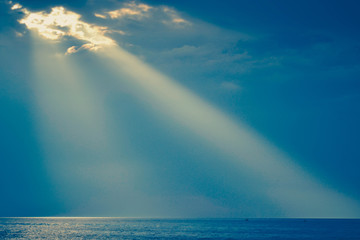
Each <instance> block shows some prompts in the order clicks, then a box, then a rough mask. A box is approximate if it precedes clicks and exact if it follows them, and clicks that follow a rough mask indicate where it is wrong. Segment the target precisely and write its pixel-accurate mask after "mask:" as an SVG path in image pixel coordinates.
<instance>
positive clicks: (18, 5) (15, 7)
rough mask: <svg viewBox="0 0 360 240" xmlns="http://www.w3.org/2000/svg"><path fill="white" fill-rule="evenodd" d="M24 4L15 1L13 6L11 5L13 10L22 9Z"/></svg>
mask: <svg viewBox="0 0 360 240" xmlns="http://www.w3.org/2000/svg"><path fill="white" fill-rule="evenodd" d="M21 8H22V6H21V5H20V4H18V3H15V4H14V5H13V6H12V7H11V10H17V9H21Z"/></svg>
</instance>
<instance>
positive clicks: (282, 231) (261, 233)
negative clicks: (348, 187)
mask: <svg viewBox="0 0 360 240" xmlns="http://www.w3.org/2000/svg"><path fill="white" fill-rule="evenodd" d="M0 239H139V240H143V239H326V240H331V239H339V240H340V239H341V240H344V239H346V240H347V239H354V240H360V219H308V220H305V219H248V220H246V219H130V218H129V219H126V218H0Z"/></svg>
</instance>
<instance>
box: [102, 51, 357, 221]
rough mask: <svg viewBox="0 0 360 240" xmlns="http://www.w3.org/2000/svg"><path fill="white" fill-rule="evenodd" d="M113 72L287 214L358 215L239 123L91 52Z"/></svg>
mask: <svg viewBox="0 0 360 240" xmlns="http://www.w3.org/2000/svg"><path fill="white" fill-rule="evenodd" d="M97 53H98V55H99V56H100V57H102V58H105V59H109V60H110V61H109V62H108V64H109V65H112V67H113V71H114V72H117V73H118V74H119V75H123V74H126V75H127V77H128V79H127V80H128V81H131V83H130V84H132V85H134V86H135V87H136V88H137V90H138V91H137V93H138V95H139V97H141V98H143V99H144V100H146V101H147V102H149V104H151V105H156V106H159V109H160V113H161V114H165V115H167V116H169V117H170V118H172V119H173V120H174V121H176V122H178V123H179V124H181V125H184V126H186V127H187V128H188V129H189V130H191V131H192V132H193V133H196V135H198V136H199V137H201V138H202V139H203V140H205V141H207V142H208V143H209V144H211V145H212V146H215V147H216V148H217V149H219V150H220V151H222V152H223V153H224V154H226V155H227V156H228V157H227V159H232V161H233V164H234V165H235V166H236V167H238V168H239V169H246V171H251V172H252V173H254V174H256V176H258V177H257V178H258V187H259V189H262V190H265V192H264V195H266V196H267V197H268V198H269V199H270V200H271V201H274V202H276V203H277V204H279V205H280V206H282V207H283V209H284V210H285V212H286V214H288V215H289V216H298V217H302V216H309V215H310V216H332V217H335V216H340V217H341V216H358V215H359V213H360V210H359V206H358V204H357V203H356V202H355V201H353V200H352V199H350V198H347V197H346V196H344V195H342V194H341V193H338V192H336V191H334V190H331V189H329V188H327V187H325V186H323V185H322V184H320V183H319V182H318V181H317V180H316V179H314V178H313V177H312V176H310V175H309V174H307V173H306V172H305V171H304V170H303V169H302V168H301V167H300V166H298V165H296V164H295V162H294V161H293V160H291V159H290V158H289V157H287V156H286V155H285V154H283V153H282V152H281V151H280V150H278V149H277V148H276V147H275V146H273V145H272V144H270V143H269V142H267V141H266V140H265V139H264V138H262V137H261V136H259V135H258V134H257V133H256V132H255V131H254V130H252V129H250V128H249V127H248V126H246V125H245V124H242V123H241V122H235V121H233V120H232V119H231V118H229V117H228V116H226V115H225V114H224V113H222V112H221V111H219V110H217V109H216V108H214V107H212V106H211V105H210V104H208V103H206V102H205V101H204V100H202V99H200V98H199V97H197V96H196V95H195V94H193V93H191V92H190V91H188V90H187V89H185V88H184V87H182V86H181V85H179V84H177V83H176V82H175V81H173V80H172V79H170V78H168V77H166V76H165V75H163V74H161V73H159V72H158V71H156V70H154V69H153V68H151V67H150V66H148V65H147V64H145V63H144V62H142V61H141V60H140V59H138V58H137V57H135V56H134V55H132V54H130V53H128V52H126V51H125V50H123V49H121V48H120V47H118V46H117V47H107V48H103V49H101V50H100V51H98V52H97Z"/></svg>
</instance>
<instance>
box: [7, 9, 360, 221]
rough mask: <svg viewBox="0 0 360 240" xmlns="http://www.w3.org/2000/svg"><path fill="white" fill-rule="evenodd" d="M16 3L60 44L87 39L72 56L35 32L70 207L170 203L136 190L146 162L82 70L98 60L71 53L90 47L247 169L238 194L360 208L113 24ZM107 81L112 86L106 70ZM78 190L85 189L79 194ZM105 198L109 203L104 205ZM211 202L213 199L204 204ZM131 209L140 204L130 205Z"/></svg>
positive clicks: (157, 107) (45, 111)
mask: <svg viewBox="0 0 360 240" xmlns="http://www.w3.org/2000/svg"><path fill="white" fill-rule="evenodd" d="M134 6H135V5H134ZM13 8H14V9H13V10H15V11H20V12H22V14H23V15H24V18H23V19H21V20H20V21H19V22H20V23H22V24H24V25H25V26H26V27H27V28H28V29H29V30H31V31H36V32H37V34H38V36H40V37H42V38H44V39H47V40H48V41H53V42H54V41H55V42H57V44H59V42H60V40H62V39H64V38H74V39H76V40H77V41H78V42H77V43H79V42H81V46H71V47H68V48H67V51H66V54H58V53H57V50H56V46H55V45H52V46H50V44H49V43H44V42H43V41H42V40H40V39H38V38H37V37H35V36H34V34H33V37H32V39H33V43H34V48H33V56H34V69H35V76H36V78H35V79H36V80H35V82H34V95H35V99H36V108H35V112H36V113H37V116H38V119H37V120H38V123H39V127H38V128H39V129H40V132H41V134H40V141H42V142H43V143H44V149H45V150H44V155H45V159H46V164H47V166H48V168H49V172H51V176H52V177H53V178H54V182H55V183H56V184H57V186H59V194H60V195H61V197H62V198H63V199H64V201H65V202H67V203H68V204H69V205H71V206H70V207H68V209H70V213H75V214H80V215H83V214H84V213H86V212H92V213H94V211H89V209H94V208H99V214H108V215H109V212H112V213H113V212H114V211H115V212H116V210H114V209H120V210H119V212H118V213H119V214H124V211H123V210H124V208H128V210H129V209H138V210H137V211H138V212H139V213H145V212H147V213H149V214H151V213H150V212H151V211H150V212H149V209H153V211H152V213H154V212H155V213H156V212H159V211H161V208H162V207H164V205H166V204H168V203H166V202H169V201H166V199H167V197H168V196H164V197H163V198H162V197H160V198H158V199H157V200H151V197H149V196H147V195H146V194H144V193H143V192H142V191H143V190H144V189H143V188H139V190H138V191H135V190H134V185H131V184H135V183H140V182H141V177H140V176H139V175H136V174H135V175H132V177H130V175H131V172H132V171H133V170H134V169H136V170H135V171H136V172H141V171H140V170H139V169H141V167H142V166H140V165H141V164H139V165H132V164H134V163H131V160H129V159H126V158H131V155H128V154H127V153H124V151H125V147H124V146H125V145H131V144H132V143H129V142H128V141H126V136H119V135H121V134H119V130H121V129H122V128H125V127H126V126H122V123H116V124H114V122H113V118H112V117H111V115H112V113H114V111H113V109H107V105H106V104H105V103H104V99H103V98H102V96H101V94H100V91H99V89H97V88H96V87H94V86H93V85H92V83H91V81H90V80H94V78H95V77H94V76H88V75H86V74H84V73H85V72H86V69H84V67H94V66H95V65H91V66H90V65H79V64H77V63H76V62H74V60H73V56H72V54H76V53H77V52H79V51H83V50H89V51H92V52H95V55H91V56H95V57H96V58H97V59H100V60H101V62H102V64H103V65H96V67H99V68H102V67H104V66H106V68H107V69H110V72H111V74H112V75H113V76H116V77H117V78H119V79H120V78H121V83H122V84H123V83H126V85H127V87H130V88H131V89H132V90H133V91H132V94H133V95H134V96H136V97H137V98H138V99H140V100H141V101H142V102H144V103H145V104H146V106H148V108H149V109H150V110H151V111H153V113H152V114H154V116H161V117H162V119H164V120H165V121H167V122H169V123H170V122H171V123H172V124H173V123H175V124H177V125H178V126H181V127H182V128H184V129H187V132H188V133H189V136H191V138H192V139H191V141H197V142H201V143H205V144H206V146H207V147H208V149H211V151H212V150H213V149H215V150H216V151H217V153H218V154H219V155H221V156H222V161H224V162H225V161H226V162H227V163H228V164H229V165H231V166H232V167H233V169H236V171H238V173H239V175H242V176H244V177H243V178H241V179H246V180H245V181H248V182H251V183H250V184H247V183H245V185H246V184H247V185H246V186H247V188H244V189H241V187H240V186H239V190H238V191H237V192H236V193H235V195H239V196H240V197H241V195H243V196H245V195H247V194H250V193H251V192H252V193H254V192H256V194H257V195H261V196H262V199H266V200H264V201H267V202H268V203H269V204H275V205H276V206H277V207H279V208H281V209H282V210H283V212H282V213H281V214H280V215H281V216H289V217H309V216H310V217H358V216H360V207H359V204H358V202H356V201H355V200H353V199H351V198H350V197H348V196H345V194H343V193H341V192H338V191H336V190H335V189H332V188H330V187H328V186H326V185H324V184H323V183H321V181H319V180H318V179H316V178H315V177H313V176H312V175H311V174H309V173H308V172H307V171H306V170H305V169H303V168H302V167H301V164H299V163H297V162H296V161H294V160H293V159H291V157H289V156H287V155H286V154H285V153H283V152H282V151H281V150H279V149H278V148H277V147H276V146H274V145H273V144H272V143H270V142H268V141H267V140H266V139H265V138H263V137H262V136H261V135H260V134H258V133H257V132H256V131H255V130H253V129H251V128H250V127H249V126H247V125H246V124H244V123H242V122H240V121H237V120H234V119H232V118H231V117H229V116H228V115H227V114H226V113H223V112H222V111H221V110H219V109H217V108H216V107H214V106H212V105H211V104H209V103H208V102H206V101H205V100H203V99H201V98H200V97H199V96H197V95H196V94H195V93H193V92H191V91H190V90H188V89H186V88H185V87H184V86H182V85H180V84H179V83H177V82H176V81H175V80H173V79H171V78H170V77H167V76H165V75H164V74H162V73H160V72H159V71H157V70H155V69H154V68H152V67H151V66H149V65H148V64H146V63H145V62H143V61H142V60H140V58H138V57H136V56H135V55H133V54H131V53H129V52H127V51H125V50H124V49H123V48H121V47H120V46H118V45H117V44H116V41H115V40H113V39H112V38H110V37H109V36H107V34H111V33H113V32H112V30H109V29H108V28H107V27H101V26H98V25H96V24H89V23H87V22H85V21H83V20H82V19H81V15H80V14H77V13H75V12H71V11H68V10H67V9H65V8H64V7H54V8H52V10H51V12H50V13H47V12H45V11H41V12H31V11H29V10H27V9H26V8H23V7H22V6H21V5H19V6H16V7H15V5H13ZM105 18H106V17H105ZM99 71H100V72H101V71H102V69H99ZM105 71H106V70H105ZM101 80H102V81H107V84H109V85H111V84H112V83H110V80H109V79H107V78H106V77H105V78H104V79H101ZM119 86H120V85H119ZM114 92H116V93H117V94H121V92H120V91H116V90H114ZM164 128H165V127H164ZM125 152H126V151H125ZM149 158H151V156H150V157H149ZM132 168H133V169H132ZM129 179H130V180H129ZM239 179H240V178H239ZM127 180H129V181H127ZM233 180H234V182H236V180H237V179H233ZM126 181H127V183H126V184H125V182H126ZM129 182H131V183H129ZM225 185H226V184H225ZM234 185H236V183H235V184H234ZM249 186H251V188H250V187H249ZM225 187H226V186H225ZM78 191H82V193H81V194H76V193H77V192H78ZM99 192H102V194H100V195H101V196H99V194H98V193H99ZM104 192H105V193H104ZM185 195H186V194H185ZM200 195H201V194H199V195H198V196H195V198H197V197H198V198H199V199H201V200H200V201H198V202H199V203H200V204H199V206H200V205H202V204H203V203H204V204H205V203H206V202H207V201H208V199H206V196H205V197H204V196H200ZM250 195H251V194H250ZM77 196H79V197H77ZM125 196H126V197H125ZM191 197H194V196H191ZM202 197H204V199H205V200H204V201H203V199H202ZM250 198H251V197H250ZM104 199H106V200H104ZM120 199H121V204H120V205H122V207H119V201H120ZM139 199H146V200H145V201H141V200H139ZM159 199H165V200H164V201H162V200H159ZM184 199H186V197H185V198H184ZM136 201H137V202H136ZM84 202H86V203H85V204H84ZM134 202H136V204H135V203H134ZM144 202H146V204H144ZM184 202H185V201H184ZM190 202H191V201H190ZM74 203H75V204H74ZM183 205H184V206H185V205H191V204H190V203H189V204H184V203H183ZM195 205H196V204H195ZM264 205H265V204H264ZM104 206H106V207H107V209H108V211H105V212H104ZM168 206H171V204H170V205H168ZM212 207H214V206H213V205H212V203H211V204H209V206H208V207H206V208H209V209H210V208H212ZM179 209H180V208H179ZM129 214H134V211H131V210H129ZM110 215H111V214H110Z"/></svg>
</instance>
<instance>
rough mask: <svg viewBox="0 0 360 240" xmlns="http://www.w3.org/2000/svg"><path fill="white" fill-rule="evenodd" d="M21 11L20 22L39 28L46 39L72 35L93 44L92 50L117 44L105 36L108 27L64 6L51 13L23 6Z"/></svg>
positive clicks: (29, 26) (55, 8)
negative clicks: (84, 19) (84, 17)
mask: <svg viewBox="0 0 360 240" xmlns="http://www.w3.org/2000/svg"><path fill="white" fill-rule="evenodd" d="M14 6H15V5H14ZM14 6H13V7H14ZM16 9H18V8H16ZM21 11H22V12H23V13H24V14H25V17H24V18H22V19H21V20H20V21H19V22H20V23H21V24H25V25H26V27H27V28H28V29H30V30H37V32H38V33H39V34H40V36H41V37H43V38H45V39H49V40H60V39H61V38H63V37H65V36H70V37H74V38H76V39H78V40H82V41H85V42H87V43H88V44H90V45H91V46H92V47H89V48H88V49H91V50H94V49H97V48H98V47H100V46H105V45H114V44H115V41H114V40H112V39H111V38H109V37H107V36H105V33H107V32H108V29H107V28H106V27H101V26H97V25H95V24H89V23H86V22H84V21H81V20H80V19H81V15H80V14H77V13H74V12H71V11H68V10H66V9H65V8H64V7H54V8H52V9H51V12H50V13H46V12H45V11H40V12H30V11H28V10H27V9H25V8H22V9H21ZM86 46H89V45H86Z"/></svg>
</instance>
